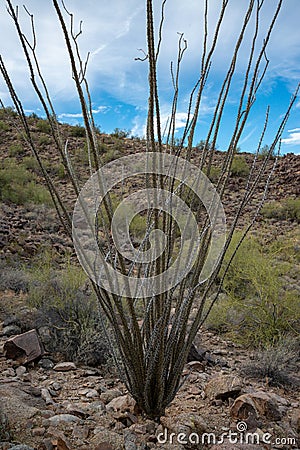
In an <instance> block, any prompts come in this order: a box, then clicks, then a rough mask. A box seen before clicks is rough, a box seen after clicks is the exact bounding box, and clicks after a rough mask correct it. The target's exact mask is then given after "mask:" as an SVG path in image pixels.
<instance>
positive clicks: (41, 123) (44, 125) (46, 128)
mask: <svg viewBox="0 0 300 450" xmlns="http://www.w3.org/2000/svg"><path fill="white" fill-rule="evenodd" d="M36 128H37V129H38V131H40V132H41V133H46V134H50V133H51V126H50V124H49V122H48V120H46V119H39V120H38V121H37V122H36Z"/></svg>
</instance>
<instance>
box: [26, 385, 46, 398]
mask: <svg viewBox="0 0 300 450" xmlns="http://www.w3.org/2000/svg"><path fill="white" fill-rule="evenodd" d="M22 391H23V392H26V393H27V394H29V395H32V396H33V397H41V394H42V393H41V390H40V389H39V388H36V387H34V386H22Z"/></svg>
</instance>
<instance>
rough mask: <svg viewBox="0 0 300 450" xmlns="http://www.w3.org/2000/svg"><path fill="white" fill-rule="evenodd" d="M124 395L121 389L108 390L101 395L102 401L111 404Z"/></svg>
mask: <svg viewBox="0 0 300 450" xmlns="http://www.w3.org/2000/svg"><path fill="white" fill-rule="evenodd" d="M121 395H122V392H121V391H119V389H108V390H107V391H105V392H102V394H101V395H100V400H102V401H103V402H104V403H109V402H111V401H112V400H113V399H114V398H117V397H120V396H121Z"/></svg>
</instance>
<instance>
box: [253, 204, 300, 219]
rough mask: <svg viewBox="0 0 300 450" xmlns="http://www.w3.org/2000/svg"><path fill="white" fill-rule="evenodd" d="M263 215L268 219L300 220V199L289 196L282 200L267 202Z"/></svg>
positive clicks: (262, 211)
mask: <svg viewBox="0 0 300 450" xmlns="http://www.w3.org/2000/svg"><path fill="white" fill-rule="evenodd" d="M261 213H262V215H263V216H264V217H265V218H267V219H278V220H287V219H292V220H295V221H297V222H298V223H299V222H300V199H299V198H295V199H293V198H289V199H285V200H282V201H281V202H275V201H273V202H269V203H266V204H265V205H264V206H263V208H262V210H261Z"/></svg>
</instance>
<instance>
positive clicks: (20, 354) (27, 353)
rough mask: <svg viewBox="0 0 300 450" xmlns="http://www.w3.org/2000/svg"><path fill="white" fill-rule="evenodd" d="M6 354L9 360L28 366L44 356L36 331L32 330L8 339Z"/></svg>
mask: <svg viewBox="0 0 300 450" xmlns="http://www.w3.org/2000/svg"><path fill="white" fill-rule="evenodd" d="M4 353H5V356H6V357H7V358H9V359H14V360H17V361H19V362H20V363H21V364H26V363H29V362H31V361H35V360H36V359H39V358H40V357H41V356H43V354H44V350H43V347H42V344H41V342H40V339H39V337H38V334H37V332H36V330H30V331H27V332H26V333H23V334H18V335H17V336H14V337H12V338H10V339H8V340H7V341H6V342H5V344H4Z"/></svg>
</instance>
